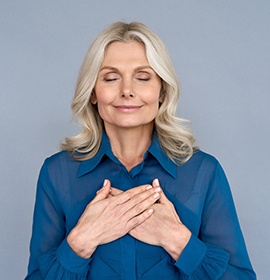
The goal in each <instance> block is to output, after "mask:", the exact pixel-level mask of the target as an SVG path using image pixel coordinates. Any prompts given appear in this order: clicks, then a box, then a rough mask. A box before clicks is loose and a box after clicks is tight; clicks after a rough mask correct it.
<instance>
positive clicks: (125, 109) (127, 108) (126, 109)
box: [114, 105, 142, 112]
mask: <svg viewBox="0 0 270 280" xmlns="http://www.w3.org/2000/svg"><path fill="white" fill-rule="evenodd" d="M141 107H142V106H134V105H129V106H126V105H120V106H114V108H116V109H117V110H119V111H123V112H134V111H137V110H139V109H140V108H141Z"/></svg>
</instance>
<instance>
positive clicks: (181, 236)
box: [162, 223, 191, 261]
mask: <svg viewBox="0 0 270 280" xmlns="http://www.w3.org/2000/svg"><path fill="white" fill-rule="evenodd" d="M168 237H169V238H166V239H165V240H164V241H165V242H164V244H162V247H163V248H164V250H166V251H167V253H168V254H170V255H171V257H172V258H173V259H174V260H175V261H177V260H178V259H179V257H180V255H181V254H182V252H183V250H184V249H185V247H186V246H187V244H188V242H189V240H190V238H191V231H190V230H189V229H188V228H187V227H186V226H184V225H183V224H180V223H179V224H178V225H177V226H176V228H175V229H173V230H172V231H171V234H170V235H169V236H168Z"/></svg>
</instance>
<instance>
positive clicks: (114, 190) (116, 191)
mask: <svg viewBox="0 0 270 280" xmlns="http://www.w3.org/2000/svg"><path fill="white" fill-rule="evenodd" d="M121 193H123V191H121V190H119V189H116V188H111V193H110V195H112V196H117V195H119V194H121Z"/></svg>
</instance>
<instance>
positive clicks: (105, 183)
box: [103, 179, 108, 187]
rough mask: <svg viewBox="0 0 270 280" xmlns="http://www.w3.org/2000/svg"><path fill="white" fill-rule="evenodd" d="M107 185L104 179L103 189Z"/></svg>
mask: <svg viewBox="0 0 270 280" xmlns="http://www.w3.org/2000/svg"><path fill="white" fill-rule="evenodd" d="M107 183H108V180H107V179H105V180H104V182H103V187H105V186H106V185H107Z"/></svg>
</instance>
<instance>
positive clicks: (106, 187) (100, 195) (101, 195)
mask: <svg viewBox="0 0 270 280" xmlns="http://www.w3.org/2000/svg"><path fill="white" fill-rule="evenodd" d="M110 192H111V182H110V181H109V180H108V179H105V180H104V182H103V186H102V188H101V189H100V190H98V191H97V194H96V196H95V198H94V199H93V200H92V201H91V202H90V204H93V203H95V202H98V201H100V200H103V199H105V198H107V197H108V196H109V194H110Z"/></svg>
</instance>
